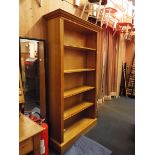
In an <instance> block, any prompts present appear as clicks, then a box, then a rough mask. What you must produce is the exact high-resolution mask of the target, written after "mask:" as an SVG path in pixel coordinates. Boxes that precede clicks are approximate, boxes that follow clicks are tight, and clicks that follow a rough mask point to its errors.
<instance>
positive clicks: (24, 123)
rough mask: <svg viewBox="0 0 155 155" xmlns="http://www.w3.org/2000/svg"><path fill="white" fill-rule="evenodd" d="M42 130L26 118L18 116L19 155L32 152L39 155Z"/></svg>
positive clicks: (21, 115)
mask: <svg viewBox="0 0 155 155" xmlns="http://www.w3.org/2000/svg"><path fill="white" fill-rule="evenodd" d="M43 130H44V129H43V128H42V127H41V126H40V125H38V124H37V123H35V122H34V121H32V120H31V119H30V118H28V117H27V116H25V115H23V114H20V116H19V154H20V155H25V154H27V153H29V152H31V151H33V154H34V155H39V154H40V133H41V132H42V131H43Z"/></svg>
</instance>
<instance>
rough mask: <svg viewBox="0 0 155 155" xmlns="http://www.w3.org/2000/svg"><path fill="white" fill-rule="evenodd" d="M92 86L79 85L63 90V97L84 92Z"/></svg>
mask: <svg viewBox="0 0 155 155" xmlns="http://www.w3.org/2000/svg"><path fill="white" fill-rule="evenodd" d="M94 88H95V87H92V86H80V87H77V88H73V89H69V90H66V91H65V92H64V98H67V97H70V96H73V95H76V94H80V93H82V92H85V91H88V90H91V89H94Z"/></svg>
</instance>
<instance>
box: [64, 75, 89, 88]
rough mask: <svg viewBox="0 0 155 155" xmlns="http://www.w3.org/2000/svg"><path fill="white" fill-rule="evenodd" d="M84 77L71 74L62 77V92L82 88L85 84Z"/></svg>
mask: <svg viewBox="0 0 155 155" xmlns="http://www.w3.org/2000/svg"><path fill="white" fill-rule="evenodd" d="M85 79H86V77H85V75H84V74H82V73H71V74H65V75H64V90H68V89H71V88H75V87H78V86H82V85H84V84H85V81H86V80H85Z"/></svg>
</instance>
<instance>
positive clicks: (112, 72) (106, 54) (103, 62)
mask: <svg viewBox="0 0 155 155" xmlns="http://www.w3.org/2000/svg"><path fill="white" fill-rule="evenodd" d="M98 41H99V43H98V46H99V47H98V49H99V53H98V80H97V81H98V90H97V99H98V100H101V99H102V101H103V98H104V97H107V96H110V97H111V95H112V96H113V95H116V94H117V93H116V92H117V73H118V71H117V69H118V64H117V63H118V43H119V42H118V35H115V36H113V30H112V29H111V28H107V29H106V28H104V29H103V30H102V31H101V32H100V34H99V38H98Z"/></svg>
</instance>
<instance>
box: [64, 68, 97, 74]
mask: <svg viewBox="0 0 155 155" xmlns="http://www.w3.org/2000/svg"><path fill="white" fill-rule="evenodd" d="M90 71H95V69H89V68H81V69H67V70H64V73H77V72H90Z"/></svg>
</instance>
